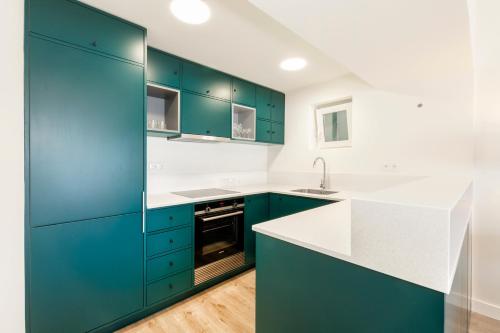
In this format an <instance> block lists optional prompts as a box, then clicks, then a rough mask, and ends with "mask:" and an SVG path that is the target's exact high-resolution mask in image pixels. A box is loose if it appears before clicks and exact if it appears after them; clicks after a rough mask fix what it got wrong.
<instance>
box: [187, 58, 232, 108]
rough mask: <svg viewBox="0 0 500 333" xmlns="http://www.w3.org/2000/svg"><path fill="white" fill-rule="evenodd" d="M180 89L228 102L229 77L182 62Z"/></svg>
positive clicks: (229, 93)
mask: <svg viewBox="0 0 500 333" xmlns="http://www.w3.org/2000/svg"><path fill="white" fill-rule="evenodd" d="M182 89H185V90H189V91H192V92H196V93H199V94H203V95H207V96H211V97H216V98H220V99H225V100H228V101H229V100H230V99H231V77H229V76H228V75H227V74H224V73H222V72H219V71H216V70H214V69H211V68H208V67H205V66H201V65H198V64H195V63H192V62H184V63H183V72H182Z"/></svg>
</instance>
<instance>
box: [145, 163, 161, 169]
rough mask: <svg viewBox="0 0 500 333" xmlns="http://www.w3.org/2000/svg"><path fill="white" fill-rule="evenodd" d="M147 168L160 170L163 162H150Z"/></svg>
mask: <svg viewBox="0 0 500 333" xmlns="http://www.w3.org/2000/svg"><path fill="white" fill-rule="evenodd" d="M148 168H149V170H161V169H163V164H161V163H155V162H150V163H149V164H148Z"/></svg>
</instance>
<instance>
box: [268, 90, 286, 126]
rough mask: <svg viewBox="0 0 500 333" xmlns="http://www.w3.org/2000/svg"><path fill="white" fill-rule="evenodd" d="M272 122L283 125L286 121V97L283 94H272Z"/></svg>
mask: <svg viewBox="0 0 500 333" xmlns="http://www.w3.org/2000/svg"><path fill="white" fill-rule="evenodd" d="M271 108H272V111H271V120H272V121H276V122H280V123H283V122H284V121H285V95H284V94H283V93H280V92H277V91H273V92H272V106H271Z"/></svg>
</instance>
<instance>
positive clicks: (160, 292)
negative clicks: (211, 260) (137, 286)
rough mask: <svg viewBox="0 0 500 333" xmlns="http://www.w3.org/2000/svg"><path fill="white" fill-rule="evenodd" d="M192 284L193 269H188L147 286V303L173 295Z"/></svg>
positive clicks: (185, 289)
mask: <svg viewBox="0 0 500 333" xmlns="http://www.w3.org/2000/svg"><path fill="white" fill-rule="evenodd" d="M192 286H193V271H192V270H188V271H185V272H182V273H179V274H176V275H173V276H170V277H168V278H165V279H163V280H160V281H157V282H154V283H151V284H149V285H148V286H147V290H146V293H147V305H152V304H154V303H157V302H159V301H162V300H165V299H167V298H169V297H172V296H175V295H176V294H179V293H181V292H183V291H187V290H189V288H191V287H192Z"/></svg>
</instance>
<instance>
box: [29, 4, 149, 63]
mask: <svg viewBox="0 0 500 333" xmlns="http://www.w3.org/2000/svg"><path fill="white" fill-rule="evenodd" d="M29 9H30V17H29V19H30V25H29V26H30V30H31V31H33V32H36V33H39V34H42V35H45V36H49V37H52V38H55V39H59V40H62V41H65V42H68V43H73V44H76V45H79V46H82V47H86V48H89V49H92V50H96V51H100V52H103V53H107V54H111V55H114V56H117V57H121V58H125V59H129V60H132V61H135V62H138V63H141V64H143V63H144V35H145V31H144V29H142V28H140V27H138V26H135V25H133V24H130V23H127V22H125V21H123V20H120V19H118V18H115V17H112V16H111V15H108V14H105V13H103V12H100V11H97V10H95V9H91V8H88V7H87V6H85V5H83V4H81V3H79V2H77V1H67V0H31V1H30V2H29Z"/></svg>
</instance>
